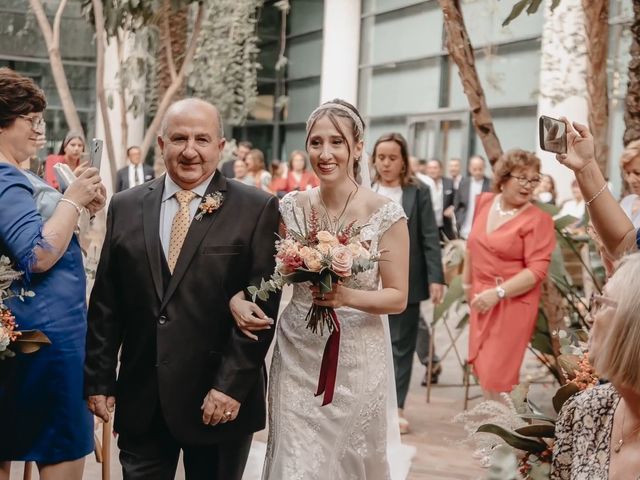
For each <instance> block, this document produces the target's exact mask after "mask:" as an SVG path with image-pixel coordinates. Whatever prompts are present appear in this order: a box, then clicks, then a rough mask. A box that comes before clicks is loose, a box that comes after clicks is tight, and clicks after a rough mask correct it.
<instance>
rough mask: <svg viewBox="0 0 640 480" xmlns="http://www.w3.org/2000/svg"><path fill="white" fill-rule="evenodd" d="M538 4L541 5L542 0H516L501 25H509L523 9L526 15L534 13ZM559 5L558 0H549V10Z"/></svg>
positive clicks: (538, 6)
mask: <svg viewBox="0 0 640 480" xmlns="http://www.w3.org/2000/svg"><path fill="white" fill-rule="evenodd" d="M540 5H542V0H519V1H517V2H516V3H515V4H514V5H513V8H512V9H511V13H510V14H509V16H508V17H507V18H506V19H505V20H504V22H502V26H503V27H506V26H507V25H509V24H510V23H511V22H512V21H513V20H515V19H516V18H518V17H519V16H520V14H521V13H522V12H524V10H525V9H526V10H527V15H533V14H534V13H536V12H537V11H538V9H539V8H540ZM558 5H560V0H552V1H551V10H552V11H553V10H555V8H556V7H557V6H558Z"/></svg>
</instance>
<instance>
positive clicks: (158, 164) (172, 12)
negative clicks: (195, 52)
mask: <svg viewBox="0 0 640 480" xmlns="http://www.w3.org/2000/svg"><path fill="white" fill-rule="evenodd" d="M158 18H159V19H160V23H159V25H158V27H159V30H160V48H159V49H158V60H157V62H156V79H157V82H156V98H157V99H158V104H157V105H154V106H153V108H152V109H151V111H152V113H153V114H154V116H157V115H158V112H159V110H160V106H161V104H162V102H163V99H164V97H165V94H166V93H167V91H169V90H170V89H171V92H172V93H171V98H169V99H168V101H169V103H168V104H169V105H170V104H171V102H173V101H175V100H179V99H180V98H183V97H184V94H185V87H186V85H185V84H181V85H179V86H178V87H177V88H176V87H175V86H172V84H173V82H174V81H175V79H176V76H177V72H178V71H179V70H180V68H181V66H182V63H183V61H184V52H186V49H187V32H188V31H189V7H182V8H180V9H177V10H176V9H174V8H173V7H172V5H171V2H170V1H169V0H164V3H163V6H162V13H161V14H160V15H159V16H158ZM143 146H144V142H143ZM149 147H150V146H149ZM146 152H147V150H144V149H143V151H142V155H143V157H142V158H144V157H145V155H146ZM153 167H154V170H155V171H156V174H160V173H161V172H164V169H165V168H164V162H163V161H162V157H161V155H160V151H159V148H158V146H157V145H156V153H155V158H154V165H153Z"/></svg>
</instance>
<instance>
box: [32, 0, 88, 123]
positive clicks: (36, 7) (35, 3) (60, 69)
mask: <svg viewBox="0 0 640 480" xmlns="http://www.w3.org/2000/svg"><path fill="white" fill-rule="evenodd" d="M29 4H30V5H31V9H32V10H33V13H34V14H35V16H36V20H37V22H38V26H39V27H40V31H41V32H42V36H43V37H44V41H45V44H46V45H47V51H48V53H49V62H50V64H51V73H52V74H53V81H54V82H55V84H56V89H57V90H58V95H59V96H60V103H61V104H62V110H63V111H64V118H65V119H66V121H67V126H68V127H69V130H70V131H74V132H79V133H82V134H83V135H84V129H83V128H82V123H81V122H80V116H79V115H78V110H77V109H76V104H75V102H74V101H73V96H72V95H71V90H70V89H69V83H68V82H67V75H66V73H65V71H64V66H63V65H62V57H61V55H60V22H61V20H62V12H63V11H64V9H65V7H66V4H67V0H61V2H60V5H58V10H57V11H56V16H55V18H54V21H53V29H52V28H51V25H50V24H49V20H48V19H47V14H46V13H45V11H44V8H43V7H42V3H41V2H40V0H29Z"/></svg>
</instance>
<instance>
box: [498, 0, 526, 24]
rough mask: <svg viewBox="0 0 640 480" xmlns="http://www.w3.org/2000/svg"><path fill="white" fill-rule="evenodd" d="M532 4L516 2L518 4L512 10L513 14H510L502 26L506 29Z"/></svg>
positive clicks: (524, 1) (524, 0)
mask: <svg viewBox="0 0 640 480" xmlns="http://www.w3.org/2000/svg"><path fill="white" fill-rule="evenodd" d="M530 2H531V0H520V1H519V2H516V4H515V5H514V6H513V8H512V9H511V13H510V14H509V16H508V17H507V18H505V20H504V22H502V26H503V27H506V26H507V25H509V24H510V23H511V22H512V21H513V20H515V19H516V18H518V16H519V15H520V14H521V13H522V12H523V11H524V9H525V8H527V6H528V5H529V3H530Z"/></svg>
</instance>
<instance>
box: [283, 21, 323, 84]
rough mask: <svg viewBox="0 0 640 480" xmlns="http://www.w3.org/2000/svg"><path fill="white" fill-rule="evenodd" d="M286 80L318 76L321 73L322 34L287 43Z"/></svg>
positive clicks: (293, 39) (314, 34)
mask: <svg viewBox="0 0 640 480" xmlns="http://www.w3.org/2000/svg"><path fill="white" fill-rule="evenodd" d="M287 55H288V57H289V62H288V64H287V69H288V75H287V76H288V78H300V77H309V76H311V75H320V73H321V71H322V32H318V33H313V34H311V35H305V36H303V37H299V38H292V39H290V40H289V42H288V48H287Z"/></svg>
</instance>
